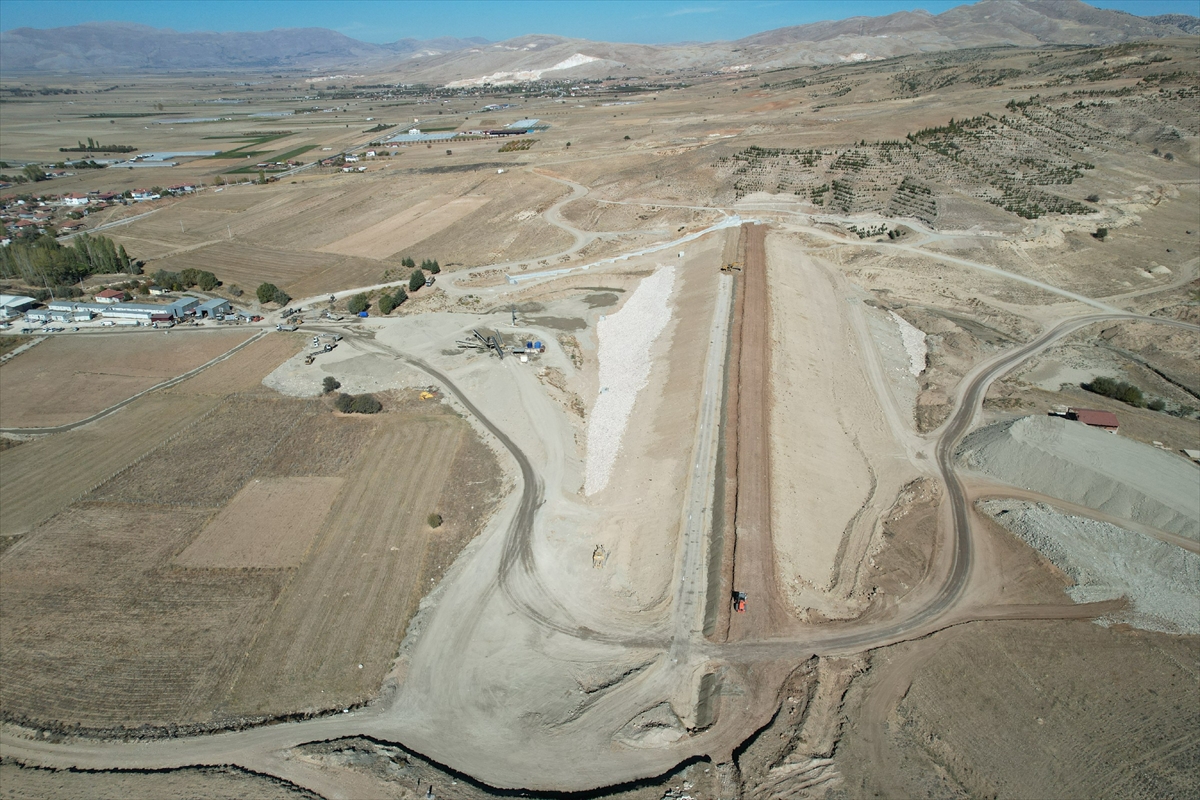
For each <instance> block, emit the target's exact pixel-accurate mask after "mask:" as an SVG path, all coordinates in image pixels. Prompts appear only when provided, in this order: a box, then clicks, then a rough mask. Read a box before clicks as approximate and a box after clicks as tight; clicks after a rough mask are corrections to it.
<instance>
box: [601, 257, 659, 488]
mask: <svg viewBox="0 0 1200 800" xmlns="http://www.w3.org/2000/svg"><path fill="white" fill-rule="evenodd" d="M674 289H675V267H673V266H660V267H659V268H658V269H657V270H655V272H654V274H653V275H651V276H649V277H648V278H643V279H642V282H641V283H639V284H638V287H637V289H635V290H634V291H633V294H631V295H630V296H629V299H628V300H626V301H625V305H624V306H622V307H621V310H620V311H618V312H616V313H615V314H609V315H607V316H606V317H604V318H603V319H602V320H600V322H599V323H597V325H596V338H597V339H598V342H599V344H598V348H597V355H598V358H599V361H600V392H599V394H598V395H597V396H596V402H595V404H593V406H592V410H591V413H590V414H588V429H587V472H586V475H585V478H584V482H583V491H584V494H586V495H593V494H595V493H596V492H598V491H600V490H601V489H603V488H604V487H605V486H607V485H608V478H609V475H611V474H612V468H613V464H614V463H616V460H617V453H618V451H620V449H621V438H622V437H623V436H624V435H625V427H626V425H627V424H628V422H629V415H630V414H632V413H633V407H634V405H635V404H636V403H637V397H638V393H639V392H640V391H641V390H642V389H643V388H644V387H645V386H646V382H647V381H648V380H649V379H650V367H651V366H652V364H651V362H650V351H651V348H652V347H653V346H654V342H655V341H656V340H657V339H658V337H659V335H660V334H661V333H662V332H663V330H664V329H665V328H666V327H667V323H668V322H669V321H670V319H671V305H670V300H671V292H672V291H674Z"/></svg>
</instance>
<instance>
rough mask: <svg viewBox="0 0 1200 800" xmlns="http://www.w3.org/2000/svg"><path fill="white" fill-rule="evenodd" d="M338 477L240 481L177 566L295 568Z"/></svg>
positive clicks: (338, 482)
mask: <svg viewBox="0 0 1200 800" xmlns="http://www.w3.org/2000/svg"><path fill="white" fill-rule="evenodd" d="M341 488H342V479H341V478H266V479H255V480H254V481H252V482H251V483H248V484H246V488H244V489H242V491H240V492H238V494H237V496H236V497H234V498H233V500H232V501H230V503H229V505H227V506H226V507H225V508H224V509H223V510H222V511H221V512H220V513H219V514H217V516H216V517H214V518H213V520H212V522H210V523H209V524H208V525H207V526H205V528H204V530H203V531H201V533H200V535H199V536H197V537H196V539H195V540H194V541H193V542H192V543H191V544H190V545H188V547H187V549H186V550H184V551H183V552H182V553H180V554H179V558H177V559H176V560H175V563H176V564H178V565H179V566H181V567H209V568H215V567H234V568H247V567H257V568H260V569H269V568H273V567H274V568H278V567H298V566H300V563H301V562H302V561H303V560H304V554H305V552H306V551H307V550H308V545H309V543H310V542H311V541H312V538H313V535H314V534H315V533H316V532H317V528H319V527H320V525H321V521H322V520H324V519H325V514H327V513H328V512H329V506H330V504H331V503H333V499H334V498H335V497H337V494H338V492H339V491H341Z"/></svg>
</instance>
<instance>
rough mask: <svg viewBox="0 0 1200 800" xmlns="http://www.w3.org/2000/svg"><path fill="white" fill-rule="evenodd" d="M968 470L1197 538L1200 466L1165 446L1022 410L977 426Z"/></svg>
mask: <svg viewBox="0 0 1200 800" xmlns="http://www.w3.org/2000/svg"><path fill="white" fill-rule="evenodd" d="M957 456H958V460H959V462H960V463H961V464H962V465H963V466H965V467H966V468H968V469H971V470H975V471H977V472H982V473H986V474H987V475H990V476H992V477H993V478H996V479H997V480H1000V481H1003V482H1005V483H1008V484H1011V485H1013V486H1019V487H1021V488H1023V489H1029V490H1031V491H1035V492H1040V493H1042V494H1046V495H1049V496H1051V497H1057V498H1059V499H1062V500H1066V501H1069V502H1072V503H1077V504H1079V505H1082V506H1087V507H1088V508H1093V509H1096V510H1097V511H1103V512H1104V513H1106V514H1111V515H1112V516H1115V517H1122V518H1124V519H1131V520H1135V521H1137V522H1141V523H1143V524H1145V525H1150V526H1152V527H1155V528H1158V529H1159V530H1163V531H1167V532H1170V533H1175V534H1178V535H1180V536H1186V537H1188V538H1191V539H1197V538H1200V471H1198V470H1197V469H1196V467H1195V466H1194V465H1192V464H1191V463H1189V462H1187V461H1185V460H1184V459H1182V458H1179V457H1178V456H1175V455H1173V454H1171V453H1167V452H1164V451H1162V450H1158V449H1156V448H1154V447H1151V446H1149V445H1145V444H1141V443H1139V442H1133V441H1130V440H1128V439H1125V438H1122V437H1120V436H1114V435H1113V434H1111V433H1107V432H1105V431H1102V430H1099V429H1096V428H1089V427H1087V426H1086V425H1083V424H1081V423H1079V422H1073V421H1071V420H1067V419H1063V418H1061V417H1050V416H1046V417H1040V416H1038V417H1021V418H1019V419H1015V420H1008V421H1005V422H999V423H996V424H995V425H989V426H988V427H986V428H982V429H980V430H977V431H975V432H974V433H972V434H971V435H970V436H968V437H967V438H966V439H964V440H963V442H962V444H961V445H959V448H958V453H957Z"/></svg>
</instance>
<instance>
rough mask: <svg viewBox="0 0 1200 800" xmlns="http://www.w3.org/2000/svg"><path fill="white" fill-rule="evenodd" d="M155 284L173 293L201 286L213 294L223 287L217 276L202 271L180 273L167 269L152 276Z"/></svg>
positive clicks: (189, 268) (192, 270) (184, 270)
mask: <svg viewBox="0 0 1200 800" xmlns="http://www.w3.org/2000/svg"><path fill="white" fill-rule="evenodd" d="M150 277H151V278H152V279H153V280H154V283H155V284H156V285H158V286H161V287H163V288H164V289H170V290H171V291H173V292H180V291H183V290H184V289H190V288H192V287H193V286H199V287H200V288H201V289H202V290H204V291H206V292H211V291H212V290H213V289H216V288H217V287H218V286H220V285H221V282H220V281H219V280H217V276H216V275H214V274H212V273H211V272H208V271H206V270H202V269H193V268H192V267H188V268H187V269H183V270H180V271H179V272H167V271H166V270H165V269H160V270H158V271H157V272H155V273H154V274H153V275H151V276H150Z"/></svg>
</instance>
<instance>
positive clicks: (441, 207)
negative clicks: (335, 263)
mask: <svg viewBox="0 0 1200 800" xmlns="http://www.w3.org/2000/svg"><path fill="white" fill-rule="evenodd" d="M487 202H488V198H486V197H481V196H476V195H469V196H467V197H458V198H454V199H451V198H448V197H440V196H439V197H433V198H430V199H429V200H423V201H421V202H420V203H417V204H416V205H415V206H412V207H411V208H407V209H405V210H404V211H401V212H400V213H399V214H396V215H395V216H392V217H388V218H387V219H385V220H382V221H380V222H377V223H375V224H374V225H371V226H370V227H368V228H364V229H363V230H361V231H358V232H357V233H352V234H350V235H349V236H347V237H345V238H343V239H339V240H338V241H336V242H332V243H330V244H327V245H325V246H324V247H322V248H320V249H321V251H322V252H326V253H341V254H343V255H347V256H363V257H365V258H387V257H388V256H390V255H392V254H394V253H397V252H399V251H400V250H403V249H404V248H406V247H411V246H412V245H414V244H416V243H417V242H420V241H422V240H423V239H426V238H428V237H429V236H432V235H433V234H435V233H437V232H438V231H440V230H442V229H444V228H447V227H449V226H450V225H453V224H454V223H455V222H457V221H458V220H460V219H462V218H463V217H465V216H466V215H467V214H470V213H471V212H472V211H474V210H475V209H477V208H480V207H481V206H483V205H485V204H486V203H487Z"/></svg>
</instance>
